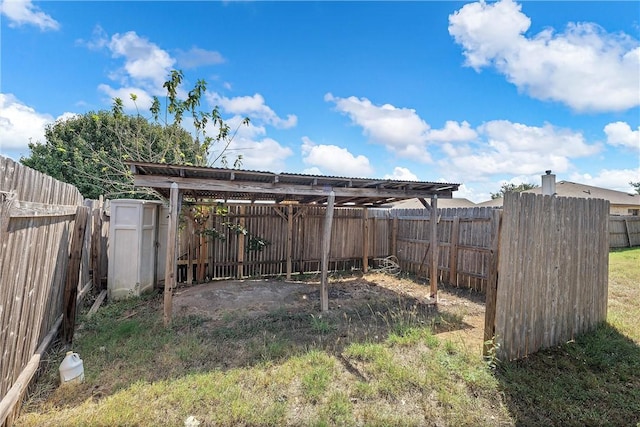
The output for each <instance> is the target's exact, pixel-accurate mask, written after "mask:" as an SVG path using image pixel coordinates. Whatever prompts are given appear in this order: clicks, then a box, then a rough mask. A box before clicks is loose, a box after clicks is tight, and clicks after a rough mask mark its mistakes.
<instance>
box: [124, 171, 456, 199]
mask: <svg viewBox="0 0 640 427" xmlns="http://www.w3.org/2000/svg"><path fill="white" fill-rule="evenodd" d="M173 182H175V183H177V184H178V185H179V186H180V188H181V189H182V190H184V191H186V190H196V191H198V190H199V191H210V192H214V193H245V194H246V193H255V194H268V195H274V196H290V195H296V196H316V197H318V198H321V199H322V200H324V198H325V197H327V193H326V189H325V188H324V186H309V185H296V184H289V183H281V182H280V183H260V182H239V181H234V182H231V181H229V182H227V181H218V180H211V179H206V178H181V177H173V176H167V177H164V176H163V177H157V176H155V177H154V176H146V175H135V176H134V185H135V186H136V187H153V188H159V189H169V188H171V184H172V183H173ZM331 189H332V191H333V192H334V194H335V196H336V197H348V198H349V197H350V198H372V199H377V198H407V199H411V198H418V197H430V196H431V195H432V194H433V193H434V192H433V191H430V190H412V189H391V188H380V187H373V188H355V187H331ZM450 195H451V193H450V192H446V191H445V192H440V197H442V198H450Z"/></svg>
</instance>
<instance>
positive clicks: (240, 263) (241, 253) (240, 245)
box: [236, 206, 246, 279]
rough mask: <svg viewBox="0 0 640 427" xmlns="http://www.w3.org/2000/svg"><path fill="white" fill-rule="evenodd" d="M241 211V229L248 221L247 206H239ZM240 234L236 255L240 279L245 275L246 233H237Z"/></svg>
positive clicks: (237, 273) (237, 275) (239, 222)
mask: <svg viewBox="0 0 640 427" xmlns="http://www.w3.org/2000/svg"><path fill="white" fill-rule="evenodd" d="M239 213H240V215H241V216H240V218H239V220H238V225H239V226H240V227H241V229H244V228H245V225H246V222H245V217H244V214H245V213H246V208H245V206H240V207H239ZM237 236H238V253H237V255H236V259H237V260H238V269H237V272H236V278H238V279H242V278H243V277H244V253H245V250H244V243H245V242H244V241H245V235H244V234H242V233H237Z"/></svg>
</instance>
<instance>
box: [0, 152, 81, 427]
mask: <svg viewBox="0 0 640 427" xmlns="http://www.w3.org/2000/svg"><path fill="white" fill-rule="evenodd" d="M82 203H83V199H82V196H81V195H80V193H79V192H78V190H77V189H76V188H75V187H73V186H72V185H69V184H65V183H62V182H60V181H56V180H54V179H53V178H51V177H49V176H46V175H44V174H41V173H39V172H36V171H35V170H33V169H30V168H27V167H25V166H22V165H20V164H18V163H16V162H14V161H13V160H11V159H7V158H4V157H1V156H0V235H1V236H0V237H1V239H0V249H1V252H0V353H1V354H0V360H1V362H0V396H1V397H2V398H3V400H2V403H3V414H2V415H3V417H4V418H2V419H0V425H2V424H4V422H5V418H7V417H8V418H7V419H9V420H10V419H12V416H13V415H12V414H13V411H14V408H15V402H9V403H11V404H9V403H8V402H7V401H6V400H5V399H4V397H5V395H6V393H7V392H8V390H9V389H10V388H11V387H12V386H13V384H14V382H15V381H16V380H17V379H18V377H19V376H20V375H21V372H23V369H24V368H25V367H26V366H27V365H28V364H29V363H30V361H31V360H32V356H33V355H34V354H35V353H34V352H36V350H37V349H38V347H39V345H40V344H41V343H42V341H43V339H44V338H45V336H47V334H48V333H49V331H51V330H52V327H53V326H54V324H55V323H56V322H57V320H58V319H59V317H60V315H61V314H62V298H63V290H64V284H65V280H66V277H67V276H66V274H67V268H68V265H69V244H70V237H71V236H70V234H71V233H70V230H72V229H73V227H74V222H75V221H74V218H75V211H76V209H77V207H78V206H80V205H82ZM76 271H77V270H76ZM84 273H86V274H88V272H83V275H84ZM85 278H86V276H84V278H83V279H81V280H80V281H78V280H77V277H76V281H75V282H74V284H75V286H81V284H82V283H81V282H82V280H84V279H85ZM18 389H19V391H20V393H21V392H22V391H23V388H18Z"/></svg>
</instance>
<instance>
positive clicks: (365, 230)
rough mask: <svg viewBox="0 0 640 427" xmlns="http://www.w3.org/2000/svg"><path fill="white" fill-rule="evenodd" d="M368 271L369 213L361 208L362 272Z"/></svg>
mask: <svg viewBox="0 0 640 427" xmlns="http://www.w3.org/2000/svg"><path fill="white" fill-rule="evenodd" d="M368 271H369V212H368V211H367V208H362V272H363V273H367V272H368Z"/></svg>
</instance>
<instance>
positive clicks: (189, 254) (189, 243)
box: [186, 211, 195, 285]
mask: <svg viewBox="0 0 640 427" xmlns="http://www.w3.org/2000/svg"><path fill="white" fill-rule="evenodd" d="M186 219H187V285H193V255H194V252H195V251H194V250H193V236H194V234H195V229H194V227H193V224H194V222H195V219H194V217H193V212H192V211H191V212H189V215H187V218H186Z"/></svg>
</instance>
